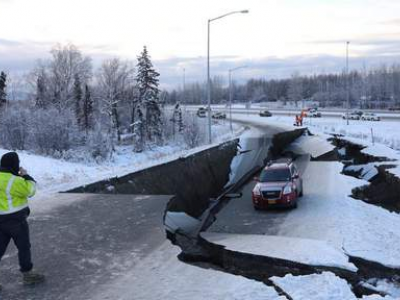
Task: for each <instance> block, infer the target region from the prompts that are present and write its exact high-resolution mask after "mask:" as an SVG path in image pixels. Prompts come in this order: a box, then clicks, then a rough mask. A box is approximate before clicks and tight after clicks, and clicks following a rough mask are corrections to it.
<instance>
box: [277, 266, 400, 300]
mask: <svg viewBox="0 0 400 300" xmlns="http://www.w3.org/2000/svg"><path fill="white" fill-rule="evenodd" d="M271 280H272V281H273V282H274V284H276V285H277V286H279V287H280V288H281V289H283V290H284V291H285V292H286V293H287V294H289V295H290V296H291V297H292V299H293V300H321V299H329V300H357V299H358V298H357V297H356V296H355V295H354V294H353V292H352V291H351V287H350V286H349V285H348V284H347V282H346V281H345V280H344V279H341V278H339V277H337V276H336V275H334V274H333V273H330V272H324V273H322V274H313V275H306V276H293V275H291V274H289V275H286V276H285V277H283V278H280V277H272V278H271ZM362 299H369V300H372V299H375V300H378V299H385V300H394V299H395V298H392V297H389V296H387V297H385V298H383V297H381V296H379V295H373V296H365V297H363V298H362ZM396 299H397V298H396Z"/></svg>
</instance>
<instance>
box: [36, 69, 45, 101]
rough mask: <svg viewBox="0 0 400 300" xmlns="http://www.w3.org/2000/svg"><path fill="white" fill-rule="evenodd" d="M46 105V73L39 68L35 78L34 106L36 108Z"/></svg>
mask: <svg viewBox="0 0 400 300" xmlns="http://www.w3.org/2000/svg"><path fill="white" fill-rule="evenodd" d="M47 105H48V94H47V81H46V74H45V71H44V70H41V72H40V73H38V74H37V78H36V96H35V106H36V107H37V108H45V107H47Z"/></svg>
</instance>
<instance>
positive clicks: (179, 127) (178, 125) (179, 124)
mask: <svg viewBox="0 0 400 300" xmlns="http://www.w3.org/2000/svg"><path fill="white" fill-rule="evenodd" d="M171 122H172V123H173V129H172V132H173V135H175V132H177V131H178V132H179V133H181V132H182V131H183V119H182V108H181V106H180V105H179V103H177V104H176V105H175V108H174V112H173V114H172V118H171Z"/></svg>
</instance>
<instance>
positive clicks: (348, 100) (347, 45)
mask: <svg viewBox="0 0 400 300" xmlns="http://www.w3.org/2000/svg"><path fill="white" fill-rule="evenodd" d="M349 44H350V42H349V41H347V42H346V97H347V101H346V121H347V125H349V110H350V84H349Z"/></svg>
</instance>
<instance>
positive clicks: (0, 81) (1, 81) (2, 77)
mask: <svg viewBox="0 0 400 300" xmlns="http://www.w3.org/2000/svg"><path fill="white" fill-rule="evenodd" d="M6 88H7V74H6V73H4V72H1V73H0V107H2V106H4V104H6V102H7V92H6Z"/></svg>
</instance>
